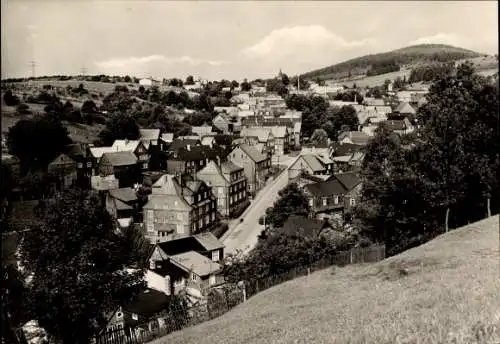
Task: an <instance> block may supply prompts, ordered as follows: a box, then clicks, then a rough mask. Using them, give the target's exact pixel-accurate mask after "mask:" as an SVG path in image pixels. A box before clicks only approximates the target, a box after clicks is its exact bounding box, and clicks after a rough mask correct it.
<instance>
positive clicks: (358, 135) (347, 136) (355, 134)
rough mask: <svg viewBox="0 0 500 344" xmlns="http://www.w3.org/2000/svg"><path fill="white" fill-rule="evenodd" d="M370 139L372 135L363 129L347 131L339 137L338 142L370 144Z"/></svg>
mask: <svg viewBox="0 0 500 344" xmlns="http://www.w3.org/2000/svg"><path fill="white" fill-rule="evenodd" d="M369 140H370V136H368V135H366V134H365V133H363V132H361V131H345V132H343V133H342V134H340V135H339V137H338V142H339V143H340V144H344V143H350V144H355V145H362V146H365V145H366V144H368V141H369Z"/></svg>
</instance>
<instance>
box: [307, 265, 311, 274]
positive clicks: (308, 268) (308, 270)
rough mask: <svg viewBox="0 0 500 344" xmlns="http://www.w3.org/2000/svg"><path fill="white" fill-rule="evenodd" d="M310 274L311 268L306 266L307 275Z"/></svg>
mask: <svg viewBox="0 0 500 344" xmlns="http://www.w3.org/2000/svg"><path fill="white" fill-rule="evenodd" d="M310 274H311V268H310V267H309V266H308V267H307V276H309V275H310Z"/></svg>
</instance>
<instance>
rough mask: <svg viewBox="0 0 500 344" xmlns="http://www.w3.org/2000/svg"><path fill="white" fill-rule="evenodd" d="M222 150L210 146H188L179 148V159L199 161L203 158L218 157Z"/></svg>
mask: <svg viewBox="0 0 500 344" xmlns="http://www.w3.org/2000/svg"><path fill="white" fill-rule="evenodd" d="M220 153H221V152H220V151H219V150H217V149H214V148H210V146H203V145H199V146H194V147H190V148H189V150H188V149H187V148H179V150H178V152H177V159H178V160H183V161H198V160H203V159H216V158H217V157H218V156H219V155H220Z"/></svg>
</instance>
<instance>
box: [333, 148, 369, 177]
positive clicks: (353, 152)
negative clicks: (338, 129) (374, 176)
mask: <svg viewBox="0 0 500 344" xmlns="http://www.w3.org/2000/svg"><path fill="white" fill-rule="evenodd" d="M364 156H365V153H364V152H363V145H356V144H351V143H344V144H341V145H339V146H338V147H336V148H335V150H334V152H333V153H332V156H331V159H332V160H333V162H334V170H335V172H342V171H344V172H345V171H349V170H351V169H356V168H359V167H360V166H361V164H362V162H363V159H364Z"/></svg>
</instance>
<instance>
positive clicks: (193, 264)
mask: <svg viewBox="0 0 500 344" xmlns="http://www.w3.org/2000/svg"><path fill="white" fill-rule="evenodd" d="M170 261H171V262H172V263H174V264H175V265H177V266H178V267H180V268H181V269H183V270H185V271H193V272H194V273H195V274H196V275H198V276H200V277H204V276H208V275H210V274H213V273H215V272H218V271H220V270H221V268H222V267H221V265H220V264H218V263H216V262H214V261H212V260H210V259H208V258H207V257H205V256H202V255H201V254H199V253H198V252H195V251H189V252H184V253H180V254H176V255H174V256H171V257H170Z"/></svg>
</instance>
